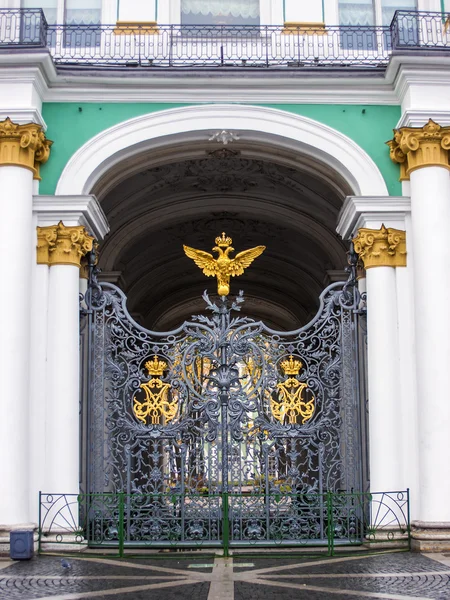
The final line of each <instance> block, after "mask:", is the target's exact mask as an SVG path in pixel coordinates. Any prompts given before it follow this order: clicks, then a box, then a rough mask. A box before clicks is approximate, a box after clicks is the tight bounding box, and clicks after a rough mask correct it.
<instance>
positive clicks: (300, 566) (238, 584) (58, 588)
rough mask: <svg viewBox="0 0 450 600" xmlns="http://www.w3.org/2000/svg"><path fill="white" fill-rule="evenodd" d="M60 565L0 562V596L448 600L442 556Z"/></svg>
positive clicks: (29, 599)
mask: <svg viewBox="0 0 450 600" xmlns="http://www.w3.org/2000/svg"><path fill="white" fill-rule="evenodd" d="M66 560H68V561H69V563H70V568H69V569H64V568H63V567H62V565H61V558H59V557H55V556H41V557H38V558H35V559H33V560H31V561H23V562H9V561H5V562H1V561H0V599H1V600H16V599H20V600H34V599H35V600H38V599H46V600H90V599H91V598H92V599H95V600H191V599H193V600H294V599H295V600H332V599H333V598H336V600H357V599H358V598H360V599H361V600H364V599H366V598H381V599H383V598H384V599H385V600H388V599H389V600H407V599H412V598H415V599H416V600H419V599H422V600H424V599H430V600H434V599H436V600H450V559H449V557H446V556H444V555H442V554H441V555H432V556H424V555H420V554H413V553H405V552H402V553H398V552H397V553H392V552H389V553H381V554H377V555H374V556H370V555H366V556H359V555H349V556H337V557H335V558H327V557H325V556H322V557H315V558H312V557H307V556H302V555H298V556H294V555H292V554H291V555H289V556H287V557H286V558H284V557H283V558H279V557H275V556H270V555H268V554H267V555H265V556H260V557H257V556H255V557H253V556H252V557H251V558H249V557H239V556H237V557H235V558H220V557H211V556H209V557H206V558H205V557H198V555H197V556H196V557H192V558H179V559H178V558H177V557H173V558H172V559H166V558H162V559H159V560H158V559H157V558H144V559H134V558H125V559H122V560H119V559H113V558H106V557H95V558H87V557H85V558H84V557H83V558H78V557H77V558H68V559H66ZM249 563H252V564H253V566H251V567H249V566H247V565H248V564H249ZM210 564H211V565H213V567H211V566H205V565H210ZM240 564H242V565H243V566H239V565H240ZM244 565H245V566H244Z"/></svg>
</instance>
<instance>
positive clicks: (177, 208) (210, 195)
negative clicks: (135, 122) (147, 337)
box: [94, 142, 352, 331]
mask: <svg viewBox="0 0 450 600" xmlns="http://www.w3.org/2000/svg"><path fill="white" fill-rule="evenodd" d="M124 173H126V175H124V176H123V178H122V180H120V173H119V176H118V175H117V171H116V172H115V175H114V177H115V183H114V185H111V183H109V184H108V183H105V182H106V178H104V179H103V180H102V181H100V182H99V184H98V185H97V188H98V189H96V190H94V192H95V193H97V195H98V196H99V198H100V200H101V203H102V207H103V210H104V211H105V213H106V216H107V218H108V220H109V223H110V226H111V232H110V234H109V236H108V237H107V239H106V240H105V241H104V242H103V244H102V247H101V252H100V267H101V269H102V276H101V278H102V279H103V280H105V281H111V282H113V283H117V284H118V285H119V286H120V287H121V288H122V289H123V290H124V292H125V293H126V295H127V297H128V308H129V311H130V313H131V314H132V315H133V317H134V318H136V320H137V321H138V322H139V323H140V324H142V325H143V326H145V327H147V328H149V329H155V330H159V331H165V330H169V329H172V328H174V327H177V326H178V325H180V324H181V323H182V322H183V321H185V320H187V319H189V318H190V316H191V315H193V314H199V313H201V312H202V311H203V310H204V303H203V301H202V298H201V295H202V292H203V290H204V289H207V290H208V293H210V294H211V296H214V294H215V292H216V283H215V280H213V279H212V278H209V279H207V278H205V276H204V275H203V274H202V273H201V271H200V270H199V269H198V268H197V267H196V266H195V264H194V263H193V262H192V261H190V260H189V259H188V258H187V257H186V256H185V255H184V253H183V248H182V246H183V244H187V245H189V246H192V247H195V248H199V249H202V250H206V251H209V252H210V251H211V248H212V246H213V245H214V239H215V237H216V236H217V235H219V234H220V233H221V232H222V231H225V232H226V233H227V235H229V236H231V237H232V238H233V247H234V248H236V251H237V252H239V251H241V250H244V249H246V248H250V247H252V246H256V245H260V244H263V245H265V246H266V247H267V249H266V251H265V252H264V254H263V255H262V256H260V257H259V258H258V259H257V260H256V261H255V262H254V263H253V264H252V266H251V267H250V268H249V269H248V270H247V271H246V272H245V274H244V275H243V276H242V277H239V278H238V279H233V280H232V286H231V293H232V294H237V293H238V291H239V290H240V289H243V290H244V291H245V295H246V298H247V301H246V303H245V308H244V314H246V315H249V316H251V317H253V318H255V319H257V320H263V321H264V322H265V323H266V324H267V325H268V326H269V327H272V328H274V329H280V330H290V329H295V328H297V327H299V326H301V325H303V324H305V323H306V322H308V320H309V319H310V318H311V317H312V316H313V315H314V314H315V313H316V311H317V308H318V302H319V300H318V299H319V295H320V293H321V291H322V290H323V288H324V287H325V286H326V285H328V284H329V283H330V282H332V281H338V280H342V279H343V277H344V272H343V270H344V268H345V265H346V251H347V247H346V245H345V244H344V243H343V242H342V240H340V239H339V237H338V236H337V234H336V233H335V226H336V222H337V217H338V213H339V210H340V208H341V206H342V203H343V200H344V198H345V196H346V195H348V194H351V193H352V190H351V189H350V188H349V186H348V184H347V183H346V182H345V181H343V180H342V178H340V177H339V176H338V175H337V174H336V173H335V172H334V171H332V170H331V169H329V170H327V169H326V168H325V167H324V166H323V165H319V164H318V163H317V164H316V163H314V162H313V161H312V160H311V159H310V158H308V157H304V156H302V155H300V154H299V155H298V156H292V155H290V156H286V155H283V154H282V153H281V152H280V153H279V154H274V153H273V149H272V151H271V152H269V149H267V150H266V151H265V150H264V149H263V148H261V147H258V148H248V147H247V148H246V147H245V145H244V144H243V143H242V142H237V143H235V144H233V146H232V148H229V147H228V146H226V147H225V146H224V147H221V148H219V149H216V146H212V145H211V143H210V144H209V145H208V144H207V143H203V144H200V143H197V144H196V145H195V146H194V147H192V146H191V147H188V148H186V147H184V146H183V147H180V148H175V147H174V148H173V149H172V151H171V152H170V151H169V150H168V149H167V148H166V149H165V151H164V156H158V157H155V156H152V157H149V156H143V157H142V158H141V160H137V161H136V165H135V166H134V168H132V169H130V168H128V170H126V169H124ZM102 190H103V192H102ZM104 190H107V191H106V192H105V191H104Z"/></svg>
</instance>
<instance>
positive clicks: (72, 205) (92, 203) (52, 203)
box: [33, 195, 109, 240]
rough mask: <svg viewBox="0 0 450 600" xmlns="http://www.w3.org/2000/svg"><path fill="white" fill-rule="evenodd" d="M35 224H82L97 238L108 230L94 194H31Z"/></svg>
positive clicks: (42, 225)
mask: <svg viewBox="0 0 450 600" xmlns="http://www.w3.org/2000/svg"><path fill="white" fill-rule="evenodd" d="M33 213H34V215H35V216H36V221H37V225H38V226H40V227H48V226H51V225H54V224H55V223H58V222H59V221H63V222H64V223H65V224H66V225H68V226H83V227H85V228H86V229H87V231H89V232H90V233H91V234H92V235H93V236H94V237H95V239H97V240H102V239H103V238H104V237H105V235H106V234H107V233H108V232H109V224H108V221H107V218H106V215H105V213H104V212H103V209H102V207H101V206H100V203H99V202H98V200H97V198H96V197H95V196H91V195H86V196H33Z"/></svg>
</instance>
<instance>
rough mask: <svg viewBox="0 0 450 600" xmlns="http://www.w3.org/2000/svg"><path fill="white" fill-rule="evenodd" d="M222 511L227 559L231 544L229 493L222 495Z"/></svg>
mask: <svg viewBox="0 0 450 600" xmlns="http://www.w3.org/2000/svg"><path fill="white" fill-rule="evenodd" d="M222 511H223V522H222V537H223V555H224V557H225V558H228V557H229V556H230V553H229V543H230V532H229V527H230V524H229V520H228V492H224V493H223V494H222Z"/></svg>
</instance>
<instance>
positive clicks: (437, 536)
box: [411, 521, 450, 552]
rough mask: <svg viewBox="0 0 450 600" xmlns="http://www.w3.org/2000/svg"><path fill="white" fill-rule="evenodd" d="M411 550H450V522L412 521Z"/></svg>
mask: <svg viewBox="0 0 450 600" xmlns="http://www.w3.org/2000/svg"><path fill="white" fill-rule="evenodd" d="M411 550H413V551H414V552H448V551H450V523H447V522H439V521H436V522H428V521H413V522H412V524H411Z"/></svg>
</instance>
